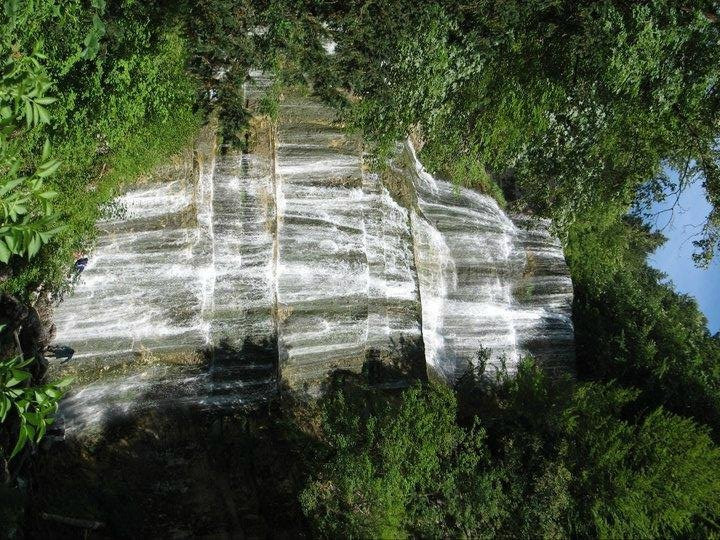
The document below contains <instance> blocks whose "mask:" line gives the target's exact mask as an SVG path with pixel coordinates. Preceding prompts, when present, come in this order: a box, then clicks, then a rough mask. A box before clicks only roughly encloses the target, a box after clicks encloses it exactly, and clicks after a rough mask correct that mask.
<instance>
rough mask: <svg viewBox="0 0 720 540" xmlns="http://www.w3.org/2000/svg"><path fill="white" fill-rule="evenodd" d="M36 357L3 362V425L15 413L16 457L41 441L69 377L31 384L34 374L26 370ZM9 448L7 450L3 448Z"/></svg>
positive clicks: (0, 400)
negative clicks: (40, 383)
mask: <svg viewBox="0 0 720 540" xmlns="http://www.w3.org/2000/svg"><path fill="white" fill-rule="evenodd" d="M34 361H35V359H34V358H28V359H27V360H23V359H22V357H19V356H18V357H14V358H11V359H9V360H4V361H2V362H0V424H4V423H5V422H6V421H9V418H10V417H11V416H13V415H14V417H15V418H16V420H17V422H18V426H17V441H16V442H15V446H14V447H13V449H12V451H10V452H9V455H8V458H9V459H12V458H13V457H15V456H16V455H17V454H18V453H19V452H20V451H21V450H22V449H23V448H24V447H25V445H26V444H27V443H28V441H30V442H33V443H38V442H40V440H41V439H42V438H43V437H44V436H45V431H46V429H47V427H48V426H49V425H51V424H52V422H53V414H55V412H56V411H57V406H58V401H60V398H61V397H62V395H63V393H64V390H63V389H64V388H65V387H66V386H68V385H69V384H70V382H71V381H70V380H69V379H64V380H62V381H59V382H57V383H50V384H43V385H41V386H29V383H30V381H31V378H32V375H31V373H30V371H28V369H26V368H27V367H28V366H29V365H30V364H31V363H32V362H34ZM3 450H4V451H7V449H3Z"/></svg>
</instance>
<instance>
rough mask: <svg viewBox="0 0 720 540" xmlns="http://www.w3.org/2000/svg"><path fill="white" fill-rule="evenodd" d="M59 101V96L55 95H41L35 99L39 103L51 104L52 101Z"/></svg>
mask: <svg viewBox="0 0 720 540" xmlns="http://www.w3.org/2000/svg"><path fill="white" fill-rule="evenodd" d="M56 101H57V98H54V97H41V98H37V99H36V100H35V103H39V104H40V105H50V104H51V103H55V102H56Z"/></svg>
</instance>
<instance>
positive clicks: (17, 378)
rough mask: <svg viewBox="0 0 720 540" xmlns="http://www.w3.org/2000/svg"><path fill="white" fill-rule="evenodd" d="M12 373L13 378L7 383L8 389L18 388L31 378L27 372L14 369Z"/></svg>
mask: <svg viewBox="0 0 720 540" xmlns="http://www.w3.org/2000/svg"><path fill="white" fill-rule="evenodd" d="M11 373H12V377H10V379H9V380H8V381H7V382H6V383H5V386H6V387H7V388H11V387H13V386H17V385H18V384H20V383H21V382H23V381H26V380H28V379H29V378H30V373H28V372H27V371H21V370H19V369H13V370H12V372H11Z"/></svg>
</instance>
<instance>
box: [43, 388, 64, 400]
mask: <svg viewBox="0 0 720 540" xmlns="http://www.w3.org/2000/svg"><path fill="white" fill-rule="evenodd" d="M45 393H46V394H47V395H48V396H50V397H51V398H55V399H58V398H60V397H62V392H61V391H60V390H56V389H55V388H46V389H45Z"/></svg>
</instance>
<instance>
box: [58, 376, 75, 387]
mask: <svg viewBox="0 0 720 540" xmlns="http://www.w3.org/2000/svg"><path fill="white" fill-rule="evenodd" d="M74 380H75V379H73V378H72V377H65V378H64V379H62V380H61V381H60V382H56V383H53V386H55V387H56V388H65V387H66V386H69V385H70V384H72V382H73V381H74Z"/></svg>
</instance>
